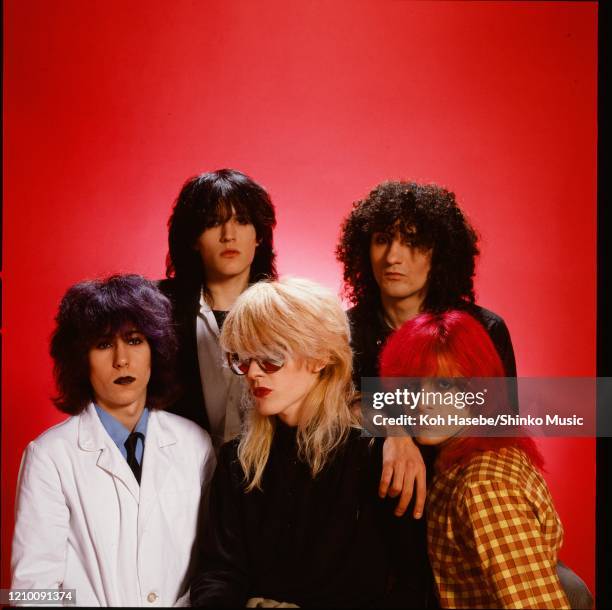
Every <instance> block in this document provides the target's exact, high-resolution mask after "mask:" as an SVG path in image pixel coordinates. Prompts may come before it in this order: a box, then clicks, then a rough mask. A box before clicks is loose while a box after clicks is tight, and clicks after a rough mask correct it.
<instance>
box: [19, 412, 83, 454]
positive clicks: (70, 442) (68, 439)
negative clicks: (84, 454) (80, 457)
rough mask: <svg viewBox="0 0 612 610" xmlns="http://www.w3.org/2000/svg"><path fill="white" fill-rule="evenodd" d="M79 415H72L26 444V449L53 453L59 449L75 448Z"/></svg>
mask: <svg viewBox="0 0 612 610" xmlns="http://www.w3.org/2000/svg"><path fill="white" fill-rule="evenodd" d="M79 418H80V415H73V416H71V417H68V418H67V419H65V420H64V421H62V422H60V423H59V424H56V425H55V426H51V427H50V428H48V429H47V430H45V431H44V432H43V433H42V434H40V435H39V436H37V437H36V438H35V439H34V440H33V441H31V442H30V443H29V444H28V449H29V450H31V451H38V452H53V451H54V450H55V449H59V448H60V447H66V446H73V447H76V441H77V438H78V427H79Z"/></svg>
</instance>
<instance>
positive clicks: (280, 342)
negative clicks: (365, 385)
mask: <svg viewBox="0 0 612 610" xmlns="http://www.w3.org/2000/svg"><path fill="white" fill-rule="evenodd" d="M220 343H221V347H222V349H224V350H225V351H227V352H236V353H238V354H239V355H240V356H241V357H245V358H246V357H254V356H257V357H266V358H272V359H278V358H282V359H285V360H286V359H288V358H300V359H305V360H311V361H312V360H316V361H321V362H325V366H324V368H323V369H322V370H321V371H320V373H319V378H318V380H317V382H316V383H315V385H314V386H313V388H312V389H311V390H310V391H309V392H308V394H307V395H306V397H305V399H304V402H303V403H302V409H301V411H300V419H299V422H298V426H297V444H298V455H299V456H300V458H301V459H303V460H304V461H305V462H306V463H307V464H308V465H309V466H310V470H311V473H312V476H313V477H315V476H316V475H317V474H318V473H319V472H320V471H321V470H322V468H323V467H324V466H325V463H326V461H327V459H328V458H329V456H330V454H331V453H332V452H333V451H334V450H335V449H336V448H337V447H338V446H339V445H341V444H342V443H343V442H344V440H345V439H346V437H347V435H348V433H349V430H350V427H351V425H352V424H353V423H355V421H354V416H352V415H351V411H350V408H349V405H350V404H351V401H352V399H353V396H354V389H353V384H352V380H351V375H352V351H351V347H350V330H349V324H348V320H347V317H346V314H345V313H344V311H343V310H342V307H341V306H340V302H339V301H338V298H337V297H336V296H335V295H334V294H333V293H332V292H331V291H329V290H327V289H326V288H324V287H323V286H320V285H319V284H316V283H315V282H312V281H310V280H306V279H300V278H284V279H282V280H280V281H276V282H270V281H264V282H258V283H257V284H254V285H253V286H251V287H250V288H249V289H247V290H246V291H245V292H244V293H243V294H242V295H240V297H239V298H238V300H237V301H236V304H235V305H234V307H233V308H232V310H231V312H230V313H229V314H228V316H227V318H226V320H225V322H224V323H223V331H222V332H221V337H220ZM274 431H275V420H274V418H271V417H267V416H265V415H261V414H260V413H258V411H257V410H256V409H254V408H251V409H249V412H248V415H247V418H246V421H245V428H244V429H243V432H242V435H241V437H240V442H239V445H238V459H239V460H240V464H241V465H242V469H243V471H244V473H245V479H246V481H247V491H251V490H253V489H255V488H258V489H261V478H262V475H263V472H264V469H265V467H266V464H267V462H268V457H269V454H270V447H271V445H272V439H273V437H274Z"/></svg>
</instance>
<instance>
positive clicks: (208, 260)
mask: <svg viewBox="0 0 612 610" xmlns="http://www.w3.org/2000/svg"><path fill="white" fill-rule="evenodd" d="M194 247H195V250H196V251H197V252H199V254H200V258H201V259H202V265H203V267H204V272H205V274H206V278H207V279H208V280H209V281H220V280H224V279H228V278H232V277H236V276H240V275H245V276H246V277H247V278H248V276H249V273H250V269H251V264H252V263H253V259H254V258H255V249H256V248H257V233H256V231H255V227H254V225H253V224H252V223H251V221H250V220H249V219H248V218H244V217H242V216H238V215H237V214H236V212H235V210H234V209H233V208H232V210H231V216H230V217H229V218H227V219H225V220H219V222H217V223H216V224H214V225H213V226H212V227H209V228H208V229H205V230H204V231H203V232H202V233H201V234H200V236H199V237H198V239H197V240H196V243H195V246H194Z"/></svg>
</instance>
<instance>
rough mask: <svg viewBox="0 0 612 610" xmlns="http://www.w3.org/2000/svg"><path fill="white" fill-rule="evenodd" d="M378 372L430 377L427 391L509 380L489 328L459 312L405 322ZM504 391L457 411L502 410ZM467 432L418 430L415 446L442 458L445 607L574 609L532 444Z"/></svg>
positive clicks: (434, 562)
mask: <svg viewBox="0 0 612 610" xmlns="http://www.w3.org/2000/svg"><path fill="white" fill-rule="evenodd" d="M380 372H381V376H382V377H419V378H423V377H426V378H432V379H428V380H427V381H426V382H425V383H423V384H422V385H423V386H424V388H426V389H430V388H435V389H440V388H438V385H440V387H443V388H445V389H447V390H450V391H453V392H457V391H458V390H459V389H461V388H463V387H464V386H465V384H466V383H467V384H468V385H469V384H470V380H468V379H461V380H460V379H459V378H493V379H491V380H490V382H491V383H492V384H493V386H495V384H496V383H500V384H503V377H504V376H505V372H504V367H503V365H502V362H501V360H500V357H499V355H498V353H497V350H496V349H495V347H494V345H493V342H492V341H491V339H490V337H489V335H488V334H487V332H486V331H485V329H484V328H483V327H482V325H481V324H480V323H479V322H477V321H476V320H475V319H474V318H473V317H472V316H470V315H469V314H468V313H466V312H464V311H458V310H451V311H446V312H442V313H423V314H419V315H418V316H416V317H414V318H412V319H411V320H409V321H408V322H406V323H405V324H404V325H403V326H402V327H401V328H400V329H399V330H398V331H397V332H396V333H395V334H394V335H392V336H391V337H390V339H389V340H388V342H387V344H386V346H385V348H384V349H383V351H382V353H381V359H380ZM496 378H497V380H498V381H497V382H496ZM497 390H499V388H497ZM503 395H504V393H503V392H500V391H496V392H494V396H495V397H496V400H492V401H491V400H487V401H485V402H484V404H483V405H481V406H477V405H474V406H470V407H464V408H463V409H462V410H461V411H460V412H458V413H459V414H460V415H461V416H462V417H473V416H478V415H479V414H481V413H482V414H483V415H490V414H492V412H493V411H492V410H495V412H499V411H500V410H501V411H504V409H505V408H506V406H507V405H504V404H503V402H504V400H508V399H507V398H500V397H502V396H503ZM500 400H501V401H502V404H500V402H499V401H500ZM493 403H494V404H493ZM423 408H425V409H427V407H423V406H422V405H421V406H420V409H423ZM445 408H448V407H445ZM450 408H451V409H456V406H451V407H450ZM422 412H423V411H422V410H421V411H420V413H422ZM466 432H468V433H469V430H466V429H465V427H464V428H460V427H455V428H448V427H447V428H439V429H437V430H432V429H431V428H429V429H426V428H420V429H419V428H417V429H415V430H414V434H415V436H416V440H417V441H418V442H419V443H420V444H421V445H430V446H433V447H434V448H435V449H434V450H435V453H436V460H435V472H434V477H433V480H432V482H431V484H430V486H429V490H428V496H427V509H426V514H427V545H428V554H429V560H430V563H431V567H432V571H433V574H434V579H435V585H436V589H437V594H438V598H439V602H440V605H441V606H442V607H443V608H570V602H569V601H568V598H567V597H566V594H565V592H564V589H563V586H562V584H561V582H560V580H559V576H558V573H557V556H558V553H559V549H560V547H561V544H562V540H563V527H562V525H561V521H560V519H559V516H558V515H557V512H556V510H555V507H554V504H553V500H552V497H551V494H550V492H549V490H548V487H547V485H546V482H545V481H544V478H543V477H542V474H541V472H540V470H541V468H542V466H543V460H542V456H541V454H540V452H539V451H538V449H537V446H536V444H535V443H534V441H533V439H531V438H527V437H525V436H516V435H515V436H505V437H495V438H494V437H483V436H480V437H466V436H463V435H464V434H465V433H466Z"/></svg>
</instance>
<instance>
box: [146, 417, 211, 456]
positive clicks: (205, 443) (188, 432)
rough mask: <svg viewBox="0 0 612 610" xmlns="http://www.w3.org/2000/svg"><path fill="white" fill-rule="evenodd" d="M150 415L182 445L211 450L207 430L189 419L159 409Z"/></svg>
mask: <svg viewBox="0 0 612 610" xmlns="http://www.w3.org/2000/svg"><path fill="white" fill-rule="evenodd" d="M151 417H153V418H155V419H157V420H158V422H159V425H160V426H161V427H163V428H166V429H167V430H170V431H171V432H172V433H173V434H174V435H175V436H176V437H177V438H178V440H179V441H180V443H181V444H182V445H185V446H188V447H193V448H196V449H205V450H206V451H209V452H212V451H213V448H212V441H211V440H210V435H209V434H208V432H206V430H204V429H203V428H202V427H201V426H199V425H198V424H196V423H195V422H193V421H191V420H190V419H187V418H185V417H181V416H180V415H176V414H175V413H170V412H168V411H161V410H159V409H155V410H153V411H151Z"/></svg>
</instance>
